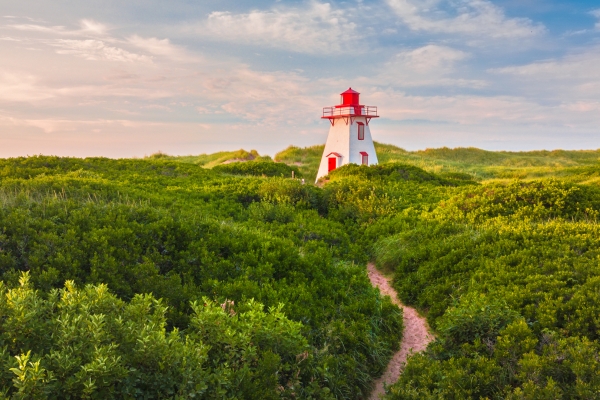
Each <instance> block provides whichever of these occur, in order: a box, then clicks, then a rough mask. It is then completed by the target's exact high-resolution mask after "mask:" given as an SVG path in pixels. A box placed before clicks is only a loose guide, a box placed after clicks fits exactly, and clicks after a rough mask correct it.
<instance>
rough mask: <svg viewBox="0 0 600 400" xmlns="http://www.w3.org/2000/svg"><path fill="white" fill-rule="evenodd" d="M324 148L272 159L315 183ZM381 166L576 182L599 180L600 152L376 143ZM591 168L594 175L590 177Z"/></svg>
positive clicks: (479, 176)
mask: <svg viewBox="0 0 600 400" xmlns="http://www.w3.org/2000/svg"><path fill="white" fill-rule="evenodd" d="M323 148H324V146H323V145H320V146H311V147H306V148H299V147H295V146H290V147H288V148H287V149H285V150H283V151H281V152H279V153H277V154H276V155H275V160H277V161H280V162H285V163H287V164H289V165H297V166H298V167H299V168H300V171H301V172H302V173H303V174H304V176H305V177H306V178H307V179H309V180H314V178H315V177H316V171H317V170H318V167H319V162H320V161H321V156H322V155H323ZM375 150H376V151H377V157H378V158H379V163H380V164H385V163H389V162H400V163H403V164H409V165H413V166H416V167H419V168H422V169H424V170H426V171H428V172H433V173H436V174H439V175H441V176H459V175H457V174H463V177H464V178H465V179H476V180H488V179H502V180H511V179H537V178H541V177H552V176H560V177H564V178H568V179H572V180H575V181H589V180H594V181H596V180H597V179H598V177H597V171H600V151H598V150H580V151H567V150H554V151H524V152H509V151H486V150H481V149H476V148H460V147H459V148H455V149H449V148H446V147H444V148H439V149H426V150H418V151H406V150H404V149H401V148H399V147H396V146H394V145H389V144H382V143H377V142H375ZM590 169H592V170H593V171H595V172H596V173H595V175H594V176H593V177H590V176H589V175H590Z"/></svg>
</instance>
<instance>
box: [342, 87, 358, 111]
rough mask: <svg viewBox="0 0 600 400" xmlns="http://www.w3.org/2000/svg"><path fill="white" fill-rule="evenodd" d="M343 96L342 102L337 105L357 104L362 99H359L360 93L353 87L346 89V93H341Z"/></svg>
mask: <svg viewBox="0 0 600 400" xmlns="http://www.w3.org/2000/svg"><path fill="white" fill-rule="evenodd" d="M341 96H342V104H340V105H339V106H336V107H342V106H357V105H359V104H360V101H359V100H358V98H359V97H360V93H358V92H357V91H356V90H352V88H349V89H348V90H346V91H345V92H344V93H342V94H341Z"/></svg>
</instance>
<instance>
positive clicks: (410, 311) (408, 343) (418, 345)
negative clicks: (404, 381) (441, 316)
mask: <svg viewBox="0 0 600 400" xmlns="http://www.w3.org/2000/svg"><path fill="white" fill-rule="evenodd" d="M367 270H368V273H369V279H370V280H371V284H372V285H373V286H376V287H378V288H379V290H380V291H381V294H383V295H388V296H390V297H391V298H392V302H393V303H394V304H397V305H398V306H399V307H401V308H402V310H403V311H404V335H403V337H402V343H400V350H399V351H398V352H396V354H394V357H392V359H391V360H390V363H389V364H388V366H387V368H386V370H385V372H384V373H383V375H382V376H381V378H379V379H378V380H377V381H375V384H374V389H373V392H372V393H371V396H370V398H369V399H370V400H378V399H379V398H380V397H381V396H382V395H383V394H384V393H385V391H384V389H383V384H384V383H385V384H387V385H389V384H392V383H394V382H396V381H397V380H398V377H399V376H400V372H401V371H402V367H403V366H404V363H405V362H406V358H407V357H408V355H409V354H410V353H411V350H412V351H413V352H419V351H423V350H425V348H426V347H427V344H429V342H431V341H432V340H433V339H434V337H433V335H432V334H430V333H429V327H428V326H427V321H425V318H423V317H421V316H420V315H419V314H418V313H417V311H416V310H415V309H414V308H411V307H407V306H405V305H403V304H402V303H400V300H398V296H397V294H396V291H395V290H394V288H392V285H391V284H390V280H389V279H388V278H386V277H385V276H384V275H383V274H382V273H381V272H379V271H378V270H377V268H375V265H374V264H373V263H369V265H368V266H367Z"/></svg>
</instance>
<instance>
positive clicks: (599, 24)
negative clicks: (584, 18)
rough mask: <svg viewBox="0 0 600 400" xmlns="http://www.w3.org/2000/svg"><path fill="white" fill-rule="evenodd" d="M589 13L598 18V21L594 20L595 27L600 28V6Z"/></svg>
mask: <svg viewBox="0 0 600 400" xmlns="http://www.w3.org/2000/svg"><path fill="white" fill-rule="evenodd" d="M590 15H592V16H594V17H596V18H598V21H597V22H596V29H600V8H597V9H595V10H592V11H590Z"/></svg>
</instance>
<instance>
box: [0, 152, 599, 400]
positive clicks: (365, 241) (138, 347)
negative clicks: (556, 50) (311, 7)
mask: <svg viewBox="0 0 600 400" xmlns="http://www.w3.org/2000/svg"><path fill="white" fill-rule="evenodd" d="M376 147H377V149H378V155H379V159H380V162H381V164H380V165H378V166H373V167H365V166H357V165H348V166H344V167H342V168H339V169H337V170H335V171H333V172H332V173H330V174H329V176H328V177H327V180H326V183H325V184H324V185H323V186H322V187H317V186H314V185H311V184H305V185H303V184H301V182H300V181H299V180H298V179H291V172H292V171H294V175H295V176H296V177H300V176H302V177H304V178H305V179H306V180H307V181H309V182H310V181H311V180H312V179H313V178H314V176H315V175H314V174H315V172H316V168H317V166H318V162H319V160H320V156H321V152H322V146H314V147H310V148H305V149H300V148H296V147H290V148H288V149H286V150H284V151H283V152H281V153H279V154H277V155H276V156H275V160H277V161H280V162H273V161H272V160H270V159H268V158H266V157H260V156H259V155H258V153H256V152H254V153H256V154H254V153H252V152H250V153H248V152H244V151H240V152H238V153H236V154H232V153H219V154H217V155H202V156H199V157H192V156H190V157H172V156H167V155H164V154H156V155H153V156H151V157H148V158H145V159H142V160H110V159H103V158H88V159H75V158H57V157H41V156H40V157H30V158H18V159H7V160H0V280H1V281H2V283H0V391H1V394H2V396H4V397H15V398H165V397H168V398H184V397H185V398H187V397H195V398H207V399H208V398H215V399H216V398H248V399H252V398H256V399H269V398H307V399H308V398H314V399H327V398H339V399H344V398H347V399H360V398H365V397H367V395H368V393H369V391H370V388H371V383H372V380H373V379H374V378H375V377H378V376H379V375H380V374H381V373H382V371H383V369H384V368H385V365H386V363H387V361H388V360H389V358H390V356H391V354H392V352H393V351H394V350H395V349H397V346H398V342H399V340H400V338H401V334H402V314H401V311H400V310H399V309H398V308H397V307H395V306H394V305H392V304H391V302H390V300H389V298H382V297H381V296H380V295H379V293H378V291H377V290H376V289H373V288H372V287H371V285H370V284H369V281H368V278H367V276H366V271H365V268H364V265H365V263H366V262H367V261H368V260H375V262H376V264H377V266H378V267H379V268H381V269H383V270H385V271H387V272H389V273H390V274H392V275H393V277H394V286H395V287H396V289H397V290H398V293H399V295H400V297H401V299H402V300H403V301H404V302H405V303H407V304H409V305H412V306H415V307H417V308H418V309H419V310H420V311H421V312H422V313H423V314H424V315H426V317H427V319H428V321H429V324H430V325H431V327H432V328H433V330H434V333H435V335H436V337H437V340H436V341H435V342H434V343H432V344H431V345H430V346H429V348H428V349H427V351H426V352H425V353H423V354H419V355H415V356H413V357H411V358H409V361H408V363H407V365H406V369H405V371H404V373H403V374H402V375H401V377H400V380H399V381H398V382H397V383H396V384H394V385H393V386H391V387H390V388H389V391H388V394H387V398H388V399H433V398H435V399H441V398H444V399H445V398H452V399H468V398H472V399H484V398H487V399H505V398H513V399H533V398H536V399H537V398H548V399H571V398H574V399H578V398H581V399H589V398H596V397H597V393H598V392H600V353H599V351H600V345H599V342H598V341H599V340H600V319H599V318H598V315H600V300H599V299H600V283H599V282H600V269H599V268H600V267H599V265H598V260H599V259H600V239H599V238H600V228H599V226H600V225H599V224H598V222H599V221H598V218H599V215H600V187H599V186H598V179H599V177H600V164H599V163H598V156H599V155H600V153H599V152H597V151H581V152H577V151H554V152H523V153H514V152H486V151H483V150H479V149H429V150H425V151H418V152H408V151H405V150H402V149H399V148H397V147H394V146H390V145H382V144H376ZM286 164H287V165H286ZM311 176H312V177H313V178H311ZM0 397H1V396H0Z"/></svg>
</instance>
